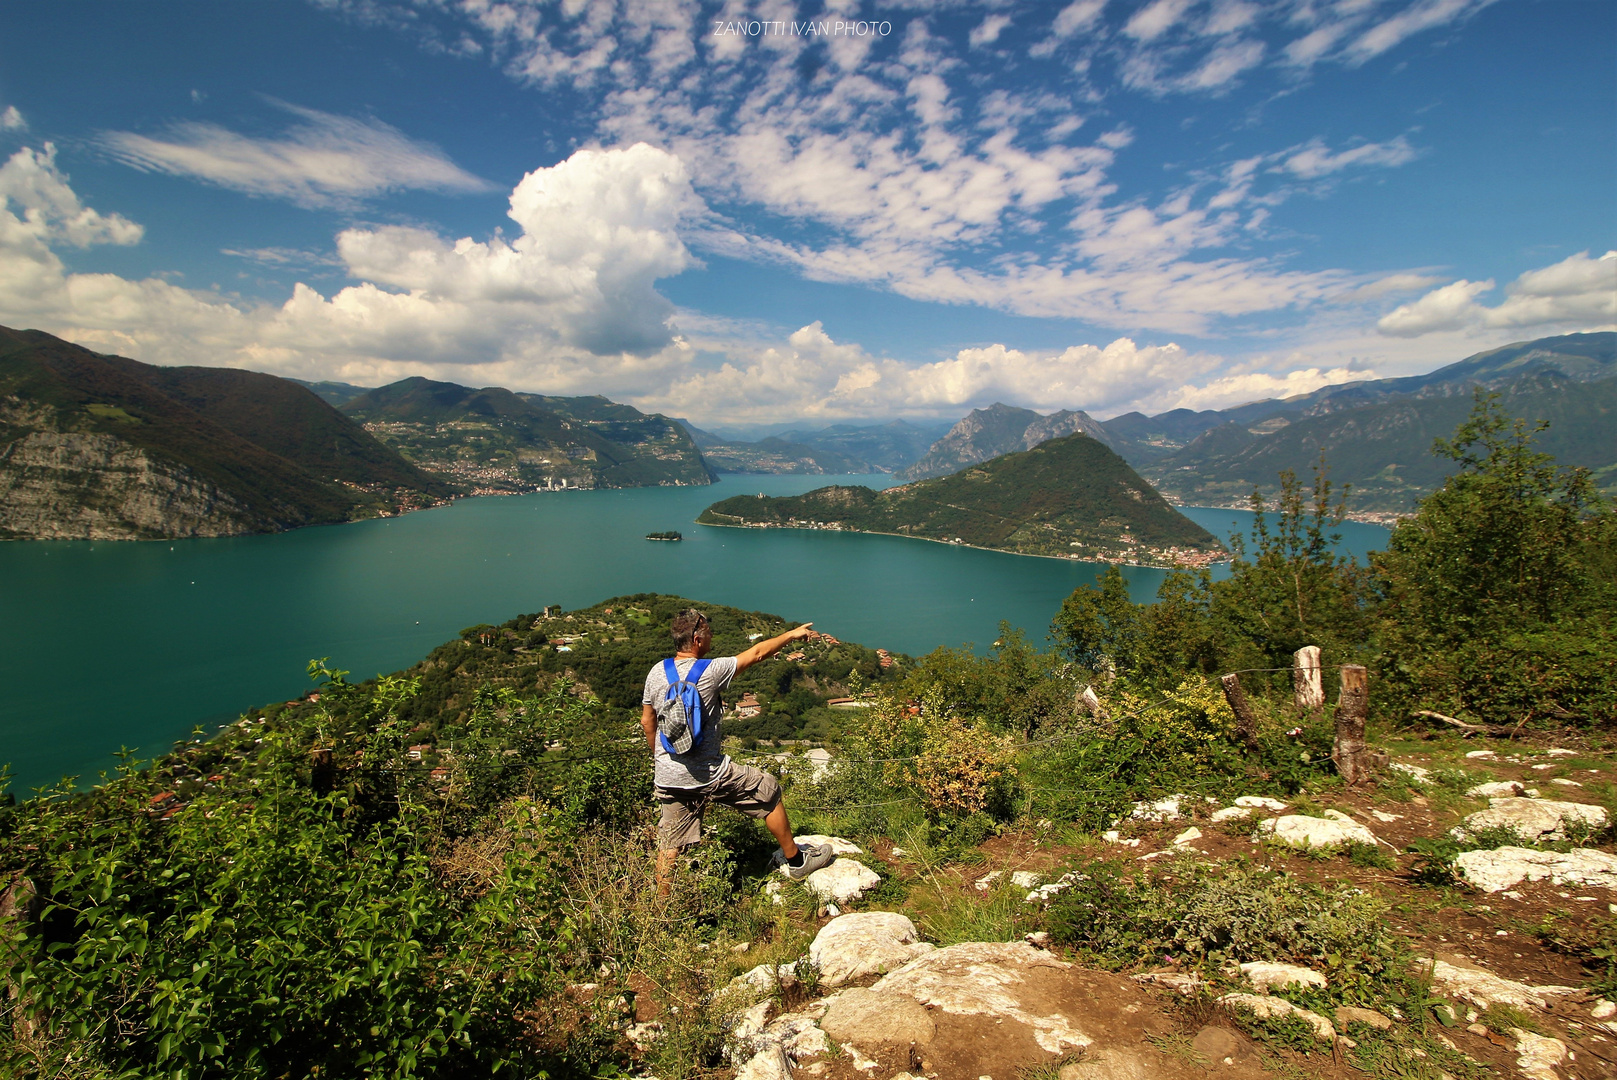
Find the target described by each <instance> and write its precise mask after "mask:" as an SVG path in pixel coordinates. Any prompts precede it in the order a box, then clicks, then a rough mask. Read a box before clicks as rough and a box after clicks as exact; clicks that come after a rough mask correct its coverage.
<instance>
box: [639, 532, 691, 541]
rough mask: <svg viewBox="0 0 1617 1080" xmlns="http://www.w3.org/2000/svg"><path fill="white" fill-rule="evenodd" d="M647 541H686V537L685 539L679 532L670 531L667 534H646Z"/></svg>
mask: <svg viewBox="0 0 1617 1080" xmlns="http://www.w3.org/2000/svg"><path fill="white" fill-rule="evenodd" d="M646 539H647V540H683V539H685V537H684V535H683V534H681V533H680V532H678V531H677V530H674V529H669V530H668V531H666V532H651V533H647V534H646Z"/></svg>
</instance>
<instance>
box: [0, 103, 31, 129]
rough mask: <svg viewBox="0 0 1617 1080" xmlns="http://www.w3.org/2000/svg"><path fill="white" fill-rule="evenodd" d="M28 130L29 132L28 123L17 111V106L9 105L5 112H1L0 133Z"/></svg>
mask: <svg viewBox="0 0 1617 1080" xmlns="http://www.w3.org/2000/svg"><path fill="white" fill-rule="evenodd" d="M27 130H28V121H26V120H24V119H23V118H22V113H20V112H18V111H17V106H15V105H7V106H6V107H5V110H4V111H3V112H0V131H27Z"/></svg>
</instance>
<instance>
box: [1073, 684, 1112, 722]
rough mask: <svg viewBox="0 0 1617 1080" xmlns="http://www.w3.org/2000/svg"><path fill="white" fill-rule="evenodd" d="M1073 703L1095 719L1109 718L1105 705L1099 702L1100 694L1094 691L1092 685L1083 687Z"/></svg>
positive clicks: (1103, 719)
mask: <svg viewBox="0 0 1617 1080" xmlns="http://www.w3.org/2000/svg"><path fill="white" fill-rule="evenodd" d="M1074 704H1075V705H1076V706H1077V707H1078V708H1080V709H1082V710H1084V711H1085V712H1087V713H1088V714H1089V715H1090V716H1092V717H1094V718H1095V719H1096V720H1100V721H1105V720H1108V719H1110V717H1108V716H1107V714H1106V706H1104V705H1102V704H1101V703H1100V695H1098V694H1096V693H1095V688H1094V687H1093V686H1086V687H1084V689H1083V691H1082V692H1081V693H1080V694H1079V695H1078V700H1077V701H1076V702H1075V703H1074Z"/></svg>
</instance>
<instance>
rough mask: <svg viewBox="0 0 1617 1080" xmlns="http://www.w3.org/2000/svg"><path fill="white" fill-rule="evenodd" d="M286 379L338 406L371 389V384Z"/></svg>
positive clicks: (329, 403)
mask: <svg viewBox="0 0 1617 1080" xmlns="http://www.w3.org/2000/svg"><path fill="white" fill-rule="evenodd" d="M286 381H287V382H295V383H297V384H298V385H299V386H302V387H304V388H306V389H307V390H309V391H310V392H311V393H313V394H314V396H315V397H317V398H319V399H320V400H321V401H324V402H325V403H326V404H328V405H334V406H336V407H337V408H342V407H343V406H344V405H346V404H348V403H349V402H350V401H353V400H354V399H355V398H357V397H358V396H359V395H361V394H368V393H370V391H371V388H370V387H369V386H355V385H354V384H353V383H345V382H309V381H308V380H306V379H287V380H286Z"/></svg>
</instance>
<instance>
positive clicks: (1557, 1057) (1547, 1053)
mask: <svg viewBox="0 0 1617 1080" xmlns="http://www.w3.org/2000/svg"><path fill="white" fill-rule="evenodd" d="M1510 1033H1511V1034H1512V1035H1514V1036H1515V1037H1516V1068H1518V1069H1520V1070H1521V1074H1522V1075H1523V1076H1525V1077H1527V1078H1528V1080H1560V1077H1559V1075H1558V1074H1557V1073H1556V1071H1555V1067H1556V1066H1557V1065H1559V1064H1561V1062H1563V1061H1565V1060H1566V1043H1564V1042H1562V1041H1561V1040H1560V1039H1550V1038H1546V1037H1545V1036H1543V1035H1534V1034H1533V1033H1532V1032H1530V1031H1523V1030H1522V1029H1521V1028H1511V1029H1510Z"/></svg>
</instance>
